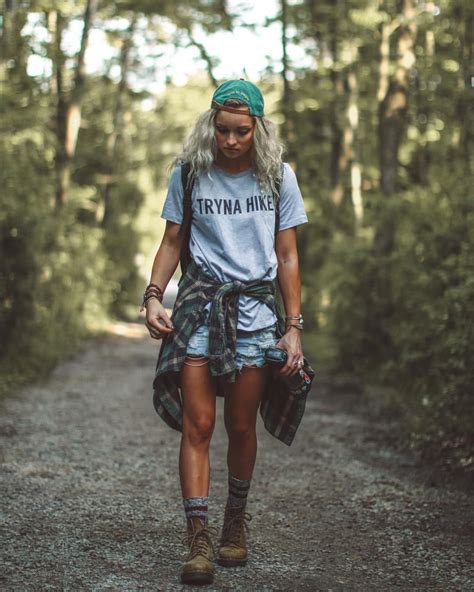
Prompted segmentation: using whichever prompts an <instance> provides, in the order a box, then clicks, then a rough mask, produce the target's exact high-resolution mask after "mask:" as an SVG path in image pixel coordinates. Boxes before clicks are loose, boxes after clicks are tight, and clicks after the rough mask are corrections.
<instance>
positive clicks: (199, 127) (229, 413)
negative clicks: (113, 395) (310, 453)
mask: <svg viewBox="0 0 474 592" xmlns="http://www.w3.org/2000/svg"><path fill="white" fill-rule="evenodd" d="M281 154H282V146H281V144H280V143H279V141H278V139H277V136H276V132H275V127H274V125H273V124H272V123H271V121H269V120H268V119H266V118H265V117H264V101H263V97H262V94H261V92H260V90H259V89H258V88H257V87H256V86H255V85H253V84H252V83H250V82H248V81H245V80H230V81H227V82H225V83H223V84H222V85H221V86H219V88H217V90H216V91H215V93H214V95H213V97H212V104H211V108H210V109H209V110H208V111H206V112H205V113H203V114H202V115H201V116H200V117H199V119H198V120H197V122H196V125H195V127H194V130H193V131H192V133H191V135H190V137H189V139H188V141H187V143H186V144H185V146H184V150H183V152H182V154H181V155H180V156H179V157H178V158H177V159H176V162H175V165H176V166H175V169H174V171H173V174H172V177H171V181H170V185H169V189H168V195H167V198H166V202H165V205H164V208H163V214H162V216H163V218H165V219H166V220H167V223H166V230H165V234H164V237H163V240H162V242H161V245H160V247H159V249H158V252H157V254H156V257H155V260H154V263H153V269H152V273H151V280H150V284H149V286H148V287H147V289H146V290H145V295H144V306H146V324H147V327H148V329H149V331H150V335H151V337H153V338H154V339H162V338H164V343H163V347H162V349H161V352H160V357H159V360H158V364H157V370H156V377H155V382H154V387H155V395H154V404H155V408H156V410H157V412H158V413H159V414H160V416H161V417H162V418H163V419H164V420H165V421H166V422H167V423H168V424H169V425H170V426H172V427H173V428H175V429H178V430H180V431H181V432H182V437H181V448H180V457H179V471H180V480H181V488H182V495H183V504H184V509H185V513H186V518H187V533H188V534H187V542H188V545H189V556H188V558H187V561H186V563H185V564H184V566H183V570H182V574H181V579H182V582H183V583H201V584H206V583H211V582H212V581H213V571H214V567H213V547H212V542H211V534H212V533H211V530H212V529H211V528H210V527H208V525H207V511H208V492H209V475H210V466H209V445H210V441H211V436H212V433H213V429H214V421H215V405H216V395H223V396H225V403H224V418H225V427H226V431H227V434H228V439H229V443H228V451H227V463H228V470H229V496H228V500H227V504H226V510H225V515H224V525H223V530H222V534H221V537H220V544H219V550H218V555H217V562H218V563H219V564H220V565H223V566H237V565H245V563H246V560H247V547H246V536H245V533H246V530H247V529H248V526H247V521H248V520H250V518H251V517H250V515H249V514H248V513H247V512H246V511H245V509H246V502H247V496H248V492H249V488H250V481H251V478H252V474H253V469H254V464H255V459H256V453H257V438H256V432H255V426H256V417H257V412H258V410H259V408H260V413H261V415H262V417H263V419H264V423H265V426H266V427H267V429H269V431H270V432H271V433H272V434H273V435H275V436H276V437H277V438H279V439H280V440H282V441H283V442H286V443H287V444H290V443H291V440H292V439H293V436H294V432H295V431H296V428H297V427H298V424H299V421H300V419H301V416H302V413H303V410H304V397H299V398H293V399H292V398H288V396H283V397H282V396H280V397H279V398H278V399H277V397H276V394H279V395H281V392H279V388H278V384H276V383H275V382H273V386H272V388H269V385H270V384H271V376H270V371H269V368H268V365H267V364H266V363H265V359H264V355H263V354H264V352H265V350H266V349H267V348H269V347H271V346H274V345H275V344H276V345H277V346H278V347H280V348H282V349H284V350H285V351H286V352H287V360H286V363H285V365H284V366H283V368H282V369H281V370H279V376H280V378H282V377H285V376H286V377H288V376H290V375H293V374H295V373H296V372H297V371H298V370H299V369H300V368H301V366H302V365H303V355H302V350H301V330H302V328H303V319H302V317H301V314H300V312H301V311H300V277H299V268H298V255H297V248H296V227H297V226H298V225H299V224H303V223H305V222H306V221H307V218H306V214H305V211H304V207H303V200H302V197H301V193H300V190H299V188H298V184H297V181H296V178H295V175H294V173H293V171H292V169H291V168H290V166H289V165H288V164H286V163H285V164H283V163H282V161H281ZM183 163H188V164H187V165H186V166H187V167H188V169H189V170H190V173H189V175H183V174H182V166H184V165H183ZM188 183H191V184H192V224H191V232H190V238H189V249H190V254H191V262H190V264H189V266H188V267H187V270H186V273H185V274H184V275H183V277H182V279H181V282H180V287H179V292H178V297H177V301H176V304H175V308H174V311H173V315H172V317H171V319H170V318H169V317H168V315H167V313H166V310H165V308H164V307H163V306H162V304H161V301H162V298H163V291H164V290H165V288H166V285H167V284H168V281H169V280H170V278H171V277H172V275H173V273H174V271H175V269H176V267H177V265H178V262H179V260H180V254H181V252H182V249H183V247H187V241H188V237H186V236H185V235H186V233H185V232H183V228H184V222H183V215H184V214H183V200H184V195H185V188H186V186H187V184H188ZM183 185H184V187H183ZM188 191H189V186H188ZM276 222H277V223H278V224H277V225H278V228H277V227H276ZM276 231H277V232H276ZM275 279H278V284H279V287H280V291H281V295H282V300H283V304H284V307H285V313H286V317H285V320H286V326H285V327H284V329H283V330H279V331H278V327H277V321H278V320H279V317H278V311H277V309H276V306H275V298H274V283H275V282H274V280H275ZM277 331H278V332H277ZM277 336H278V337H279V339H278V337H277ZM277 380H278V377H277ZM280 386H281V385H280Z"/></svg>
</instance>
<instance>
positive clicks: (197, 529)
mask: <svg viewBox="0 0 474 592" xmlns="http://www.w3.org/2000/svg"><path fill="white" fill-rule="evenodd" d="M211 534H216V530H215V528H212V527H209V526H207V525H205V524H200V525H198V526H194V525H193V523H192V522H191V521H190V522H189V523H188V534H187V535H186V537H185V538H184V539H183V543H185V544H187V545H188V546H189V555H188V556H187V558H186V563H184V565H183V568H182V570H181V583H183V584H212V582H213V580H214V548H213V546H212V540H211Z"/></svg>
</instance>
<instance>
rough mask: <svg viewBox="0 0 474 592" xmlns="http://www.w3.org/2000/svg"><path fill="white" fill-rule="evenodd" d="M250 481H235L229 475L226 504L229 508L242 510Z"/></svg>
mask: <svg viewBox="0 0 474 592" xmlns="http://www.w3.org/2000/svg"><path fill="white" fill-rule="evenodd" d="M250 481H251V480H250V479H237V478H236V477H232V475H231V474H230V473H229V497H228V498H227V503H228V505H229V506H230V507H231V508H241V509H244V508H245V506H246V504H247V496H248V494H249V489H250Z"/></svg>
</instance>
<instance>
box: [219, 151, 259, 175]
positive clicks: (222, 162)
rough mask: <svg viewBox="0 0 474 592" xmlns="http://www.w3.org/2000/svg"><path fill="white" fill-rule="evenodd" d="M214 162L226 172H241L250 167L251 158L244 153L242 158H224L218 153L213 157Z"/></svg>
mask: <svg viewBox="0 0 474 592" xmlns="http://www.w3.org/2000/svg"><path fill="white" fill-rule="evenodd" d="M214 162H215V164H216V165H217V166H218V167H219V168H220V169H223V170H224V171H226V172H227V173H233V174H237V173H243V172H244V171H247V170H248V169H250V168H252V160H251V158H250V156H248V155H244V157H243V158H235V159H233V158H226V157H225V156H224V155H223V154H222V153H220V152H219V153H218V154H217V156H216V159H215V161H214Z"/></svg>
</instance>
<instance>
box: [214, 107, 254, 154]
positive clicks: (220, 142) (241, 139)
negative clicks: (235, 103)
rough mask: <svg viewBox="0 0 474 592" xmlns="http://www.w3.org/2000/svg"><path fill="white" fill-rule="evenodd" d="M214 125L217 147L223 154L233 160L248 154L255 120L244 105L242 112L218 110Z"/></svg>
mask: <svg viewBox="0 0 474 592" xmlns="http://www.w3.org/2000/svg"><path fill="white" fill-rule="evenodd" d="M215 126H216V132H215V137H216V142H217V147H218V149H219V151H220V152H221V154H222V155H223V156H225V157H226V158H229V159H232V160H235V159H238V158H241V157H242V156H244V155H246V154H248V152H249V150H250V148H251V147H252V144H253V134H254V129H255V121H254V119H253V117H251V116H250V115H249V114H248V112H247V108H246V107H242V114H240V113H230V112H229V111H218V112H217V114H216V119H215Z"/></svg>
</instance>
